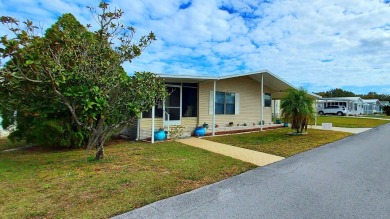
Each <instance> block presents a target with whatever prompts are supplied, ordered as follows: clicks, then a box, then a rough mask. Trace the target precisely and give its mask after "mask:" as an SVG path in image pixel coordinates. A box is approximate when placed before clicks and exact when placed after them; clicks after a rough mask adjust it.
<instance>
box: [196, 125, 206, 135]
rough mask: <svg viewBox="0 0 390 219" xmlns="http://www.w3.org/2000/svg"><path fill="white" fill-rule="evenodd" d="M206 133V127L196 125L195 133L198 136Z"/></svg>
mask: <svg viewBox="0 0 390 219" xmlns="http://www.w3.org/2000/svg"><path fill="white" fill-rule="evenodd" d="M205 134H206V129H205V128H203V127H196V128H195V131H194V135H196V136H199V137H200V136H204V135H205Z"/></svg>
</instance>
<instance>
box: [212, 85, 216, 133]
mask: <svg viewBox="0 0 390 219" xmlns="http://www.w3.org/2000/svg"><path fill="white" fill-rule="evenodd" d="M216 88H217V81H214V85H213V124H212V126H213V127H212V130H213V133H212V135H213V136H214V135H215V90H216Z"/></svg>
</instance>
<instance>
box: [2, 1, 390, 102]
mask: <svg viewBox="0 0 390 219" xmlns="http://www.w3.org/2000/svg"><path fill="white" fill-rule="evenodd" d="M81 2H82V3H81ZM98 3H99V1H98V0H85V1H72V0H47V1H44V0H6V1H5V0H0V15H7V16H13V17H16V18H18V19H19V20H25V19H31V20H33V21H35V22H36V23H39V25H40V26H43V27H44V28H48V27H50V25H51V24H53V23H54V22H55V21H56V19H57V18H58V16H60V15H61V14H63V13H72V14H73V15H75V17H76V18H77V19H78V20H79V21H80V22H81V23H82V24H88V23H91V24H94V23H93V21H92V19H91V14H90V12H89V11H88V9H87V8H86V6H96V5H97V4H98ZM110 4H111V6H112V7H119V8H121V9H122V10H123V11H124V12H125V14H124V18H123V22H124V23H125V24H127V25H133V26H134V27H135V28H136V30H137V34H138V36H140V35H142V34H146V33H148V32H150V31H153V32H154V33H155V34H156V36H157V38H158V41H156V42H154V43H153V44H152V45H151V46H149V47H148V48H147V49H146V50H145V51H144V53H143V55H141V57H140V58H138V59H135V60H134V61H133V62H132V63H126V64H125V65H124V68H125V70H126V71H127V72H129V73H131V72H134V71H151V72H156V73H169V74H190V75H215V74H220V75H225V74H232V73H243V72H252V71H258V70H264V69H267V70H269V71H271V72H273V73H274V74H276V75H278V76H280V77H281V78H283V79H285V80H286V81H288V82H290V83H291V84H293V85H295V86H304V87H305V88H307V89H308V90H309V91H311V92H318V91H326V90H329V89H333V88H343V89H347V90H350V91H353V92H355V93H367V92H369V91H375V92H377V93H386V94H390V1H389V0H301V1H291V0H286V1H271V0H263V1H258V0H241V1H238V0H236V1H235V0H198V1H197V0H192V1H191V0H163V1H156V0H131V1H125V0H122V1H120V0H111V1H110ZM5 33H7V32H6V29H5V27H4V26H0V34H1V35H4V34H5Z"/></svg>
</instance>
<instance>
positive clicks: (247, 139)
mask: <svg viewBox="0 0 390 219" xmlns="http://www.w3.org/2000/svg"><path fill="white" fill-rule="evenodd" d="M288 132H293V130H291V129H290V128H281V129H274V130H267V131H264V132H253V133H248V134H240V135H225V136H216V137H208V138H207V140H210V141H215V142H220V143H224V144H229V145H234V146H237V147H242V148H247V149H250V150H255V151H260V152H264V153H269V154H274V155H278V156H282V157H289V156H292V155H294V154H298V153H301V152H303V151H307V150H310V149H312V148H316V147H319V146H321V145H324V144H327V143H330V142H333V141H337V140H339V139H342V138H345V137H347V136H350V135H351V134H349V133H345V132H334V131H324V130H316V129H308V133H309V134H307V135H300V136H291V135H287V133H288Z"/></svg>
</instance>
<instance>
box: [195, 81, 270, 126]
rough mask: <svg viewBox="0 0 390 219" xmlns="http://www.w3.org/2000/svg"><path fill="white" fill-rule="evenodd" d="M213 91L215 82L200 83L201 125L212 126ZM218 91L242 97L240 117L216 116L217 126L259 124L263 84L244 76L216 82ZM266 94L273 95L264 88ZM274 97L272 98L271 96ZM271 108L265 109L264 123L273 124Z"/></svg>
mask: <svg viewBox="0 0 390 219" xmlns="http://www.w3.org/2000/svg"><path fill="white" fill-rule="evenodd" d="M212 90H213V82H201V83H199V111H198V112H199V114H198V116H199V124H203V123H204V122H206V123H208V124H212V118H213V117H212V115H210V114H209V100H210V91H212ZM216 90H217V91H222V92H232V93H238V94H239V95H240V100H239V107H240V109H239V110H240V113H239V115H216V124H218V125H220V126H227V125H228V124H229V122H233V123H234V124H238V123H239V124H243V123H247V124H248V125H250V124H252V123H256V124H258V123H259V122H260V120H261V105H260V96H261V95H260V93H261V84H260V83H259V82H258V81H255V80H254V79H252V78H250V77H247V76H243V77H237V78H229V79H223V80H219V81H217V82H216ZM264 93H272V92H271V89H269V88H268V87H267V86H264ZM271 97H272V96H271ZM271 117H272V114H271V107H264V117H263V118H264V121H265V123H266V124H268V123H269V122H271Z"/></svg>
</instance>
